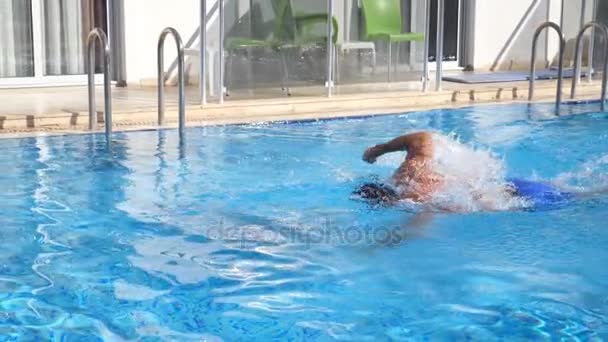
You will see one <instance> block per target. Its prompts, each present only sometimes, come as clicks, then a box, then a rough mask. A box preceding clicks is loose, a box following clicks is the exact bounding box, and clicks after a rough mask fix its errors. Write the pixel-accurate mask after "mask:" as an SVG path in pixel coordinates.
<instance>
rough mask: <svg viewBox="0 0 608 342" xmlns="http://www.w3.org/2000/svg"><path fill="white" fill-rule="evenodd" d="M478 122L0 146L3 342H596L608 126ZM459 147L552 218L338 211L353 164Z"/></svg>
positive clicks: (449, 117)
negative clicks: (539, 196) (429, 135)
mask: <svg viewBox="0 0 608 342" xmlns="http://www.w3.org/2000/svg"><path fill="white" fill-rule="evenodd" d="M596 107H597V105H576V106H569V107H567V108H565V111H571V112H581V113H585V112H589V113H587V114H583V115H576V116H567V117H562V118H559V119H555V118H552V117H551V116H550V115H549V113H550V110H551V108H552V106H550V105H547V106H544V105H539V106H535V107H532V108H529V107H527V106H524V105H509V106H487V107H485V106H482V107H475V108H464V109H458V110H438V111H432V112H426V113H412V114H407V115H394V116H380V117H371V118H364V119H352V120H334V121H324V122H308V123H293V124H270V125H256V126H227V127H208V128H192V129H188V130H187V144H186V145H185V146H184V147H183V148H182V149H181V152H180V148H179V147H178V144H177V132H176V131H172V130H168V131H160V132H157V131H144V132H132V133H117V134H115V136H114V142H113V147H112V150H111V151H108V150H107V149H106V147H105V143H104V138H103V136H102V135H77V136H74V135H73V136H58V137H40V138H25V139H5V140H0V151H1V152H0V169H1V170H2V175H1V176H0V190H1V191H0V203H1V205H2V215H1V216H0V226H1V229H0V247H1V248H0V336H1V337H0V340H15V341H17V340H18V341H36V340H48V339H51V340H55V341H60V340H61V341H80V340H82V341H94V340H108V341H123V340H129V341H160V340H174V341H201V340H205V341H219V340H225V341H239V340H240V341H252V340H304V339H306V340H320V341H325V340H350V341H364V340H369V341H382V340H470V339H473V340H484V341H491V340H497V339H503V340H504V339H507V340H512V339H516V340H517V339H519V340H522V339H529V340H550V339H560V338H566V339H569V338H571V339H580V340H589V339H593V338H596V339H608V267H606V264H607V262H608V231H607V225H606V222H608V196H607V195H604V194H603V192H602V189H603V188H605V187H606V185H608V175H607V174H608V173H607V171H608V148H607V146H608V117H607V116H606V115H604V114H597V113H596V114H593V113H592V112H593V111H594V110H596ZM420 129H432V130H435V131H439V132H443V133H453V134H455V135H457V136H458V138H459V139H460V141H462V142H464V143H466V144H468V145H470V146H473V147H475V148H478V149H490V150H492V151H493V152H495V153H496V154H497V156H499V157H500V158H503V159H504V165H505V166H506V173H507V176H509V177H520V178H534V179H541V180H547V181H549V180H558V181H562V182H563V183H568V184H569V185H571V186H576V187H579V188H581V189H585V190H586V191H588V192H594V193H595V194H593V195H592V196H587V197H583V198H580V199H578V200H576V201H573V202H572V203H569V204H568V205H566V206H562V207H559V208H554V209H553V210H543V211H535V210H521V211H517V210H515V211H505V212H493V213H488V212H485V213H484V212H473V213H469V214H440V213H439V214H435V215H434V216H433V217H427V218H425V222H423V223H421V224H418V225H410V224H408V223H409V222H411V221H412V219H414V218H416V217H417V214H414V213H412V212H411V211H407V210H403V209H400V208H373V207H370V206H368V205H366V204H365V203H363V202H360V201H354V200H352V199H350V193H351V191H352V190H353V189H354V188H355V187H356V185H357V184H360V182H362V181H365V180H368V179H370V178H373V177H378V178H385V177H388V176H389V175H390V174H391V172H392V170H393V169H394V168H395V167H396V166H397V165H398V163H399V161H400V158H402V157H403V156H402V155H393V156H387V157H386V158H384V159H381V160H379V162H378V164H377V165H368V164H365V163H363V162H362V161H361V154H362V152H363V150H364V149H365V148H366V147H367V146H369V145H372V144H376V143H380V142H383V141H385V140H387V139H390V138H392V137H394V136H397V135H400V134H403V133H405V132H409V131H413V130H420Z"/></svg>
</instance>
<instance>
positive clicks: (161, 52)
mask: <svg viewBox="0 0 608 342" xmlns="http://www.w3.org/2000/svg"><path fill="white" fill-rule="evenodd" d="M168 35H171V36H173V39H174V40H175V45H176V47H177V83H178V93H179V95H178V97H179V99H178V101H179V109H178V113H179V140H180V143H181V142H183V139H184V128H185V127H186V80H185V76H184V44H183V42H182V37H181V36H180V34H179V32H177V30H176V29H174V28H172V27H167V28H165V29H164V30H163V31H162V32H161V34H160V37H159V38H158V48H157V58H158V125H159V126H162V125H164V124H165V66H164V60H165V39H166V38H167V36H168Z"/></svg>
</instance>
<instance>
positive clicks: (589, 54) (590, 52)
mask: <svg viewBox="0 0 608 342" xmlns="http://www.w3.org/2000/svg"><path fill="white" fill-rule="evenodd" d="M596 14H597V0H593V13H592V17H593V20H596V18H595V16H596ZM594 49H595V30H593V31H591V36H590V37H589V50H588V52H587V66H588V67H589V75H587V82H589V83H591V82H592V81H593V52H594Z"/></svg>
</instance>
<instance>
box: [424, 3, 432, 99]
mask: <svg viewBox="0 0 608 342" xmlns="http://www.w3.org/2000/svg"><path fill="white" fill-rule="evenodd" d="M424 6H425V13H426V14H425V18H426V19H425V23H424V56H423V57H424V61H423V62H422V91H423V92H426V91H427V89H428V87H429V47H430V44H431V40H430V38H431V37H430V34H431V0H426V1H425V4H424Z"/></svg>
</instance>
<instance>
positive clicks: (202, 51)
mask: <svg viewBox="0 0 608 342" xmlns="http://www.w3.org/2000/svg"><path fill="white" fill-rule="evenodd" d="M200 1H201V4H200V25H201V28H200V36H201V37H200V47H199V55H200V59H199V63H200V65H199V79H198V82H199V83H198V89H199V93H200V98H201V106H204V105H206V104H207V82H206V78H207V55H206V47H207V0H200Z"/></svg>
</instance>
